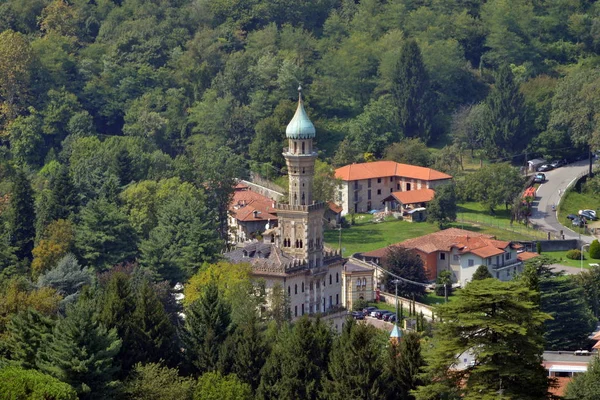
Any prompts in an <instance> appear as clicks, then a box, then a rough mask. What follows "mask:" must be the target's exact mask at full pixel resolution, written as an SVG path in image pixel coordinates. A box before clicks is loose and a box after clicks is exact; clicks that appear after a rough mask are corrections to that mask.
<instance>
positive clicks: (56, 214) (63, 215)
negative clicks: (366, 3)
mask: <svg viewBox="0 0 600 400" xmlns="http://www.w3.org/2000/svg"><path fill="white" fill-rule="evenodd" d="M49 201H50V207H51V208H50V210H49V211H48V221H53V220H57V219H68V218H69V217H70V216H71V215H73V214H75V213H77V211H78V208H79V195H78V193H77V190H76V189H75V185H74V184H73V180H72V179H71V176H70V175H69V169H68V168H67V167H66V166H64V165H61V166H60V168H59V169H58V171H57V173H56V175H55V176H53V177H52V179H51V180H50V200H49Z"/></svg>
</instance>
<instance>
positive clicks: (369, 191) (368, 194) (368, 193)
mask: <svg viewBox="0 0 600 400" xmlns="http://www.w3.org/2000/svg"><path fill="white" fill-rule="evenodd" d="M367 199H368V200H371V189H369V190H367Z"/></svg>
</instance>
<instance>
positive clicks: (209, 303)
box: [182, 282, 231, 373]
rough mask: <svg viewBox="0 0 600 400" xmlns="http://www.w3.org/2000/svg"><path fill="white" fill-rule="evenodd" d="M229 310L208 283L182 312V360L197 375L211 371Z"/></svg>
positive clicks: (227, 327)
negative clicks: (184, 360)
mask: <svg viewBox="0 0 600 400" xmlns="http://www.w3.org/2000/svg"><path fill="white" fill-rule="evenodd" d="M230 325H231V310H230V307H229V305H228V304H227V303H226V302H225V301H224V299H223V298H222V296H221V294H220V293H219V289H218V287H217V284H216V283H215V282H209V283H208V284H207V285H206V287H205V289H204V293H202V296H201V297H200V299H198V300H196V301H195V302H194V303H192V305H191V306H190V307H189V308H188V309H187V310H186V318H185V326H184V332H183V335H182V336H183V337H182V339H183V342H184V345H185V348H186V356H187V357H188V360H189V361H190V363H191V364H192V365H193V366H194V367H195V368H196V369H197V370H198V371H199V372H201V373H202V372H206V371H214V370H215V369H216V368H217V365H218V362H219V353H220V350H221V345H222V344H223V343H224V341H225V339H226V338H227V336H228V335H229V332H230Z"/></svg>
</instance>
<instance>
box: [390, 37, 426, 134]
mask: <svg viewBox="0 0 600 400" xmlns="http://www.w3.org/2000/svg"><path fill="white" fill-rule="evenodd" d="M430 90H431V89H430V83H429V77H428V75H427V69H426V68H425V64H424V63H423V57H422V55H421V50H420V49H419V45H418V44H417V42H415V41H414V40H412V39H411V40H408V41H406V43H405V44H404V46H403V47H402V50H401V52H400V58H399V59H398V63H397V64H396V69H395V73H394V81H393V83H392V95H393V98H394V102H395V105H396V107H397V109H398V122H399V124H400V128H401V129H402V132H403V133H404V136H405V137H418V138H421V139H422V140H423V141H424V142H425V143H427V142H428V141H429V140H430V139H431V120H432V117H433V107H434V104H433V97H432V96H431V92H430Z"/></svg>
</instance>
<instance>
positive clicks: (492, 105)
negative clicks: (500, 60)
mask: <svg viewBox="0 0 600 400" xmlns="http://www.w3.org/2000/svg"><path fill="white" fill-rule="evenodd" d="M485 104H486V105H487V118H486V124H485V127H486V129H485V130H484V131H483V132H482V134H483V135H484V136H483V138H482V142H483V147H484V149H485V151H486V153H487V155H488V157H490V158H494V157H504V156H507V155H510V154H515V153H517V152H519V151H521V150H522V149H523V148H524V147H525V146H526V145H527V143H529V140H528V138H529V137H528V135H529V134H530V132H529V128H528V126H527V123H526V117H525V115H526V111H525V110H526V105H525V98H524V97H523V94H521V92H520V91H519V85H518V84H517V83H516V82H515V81H514V77H513V73H512V71H511V69H510V67H509V66H508V65H506V64H505V65H502V66H501V67H500V68H499V69H498V73H497V74H496V81H495V84H494V86H493V88H492V90H491V92H490V94H489V95H488V97H487V99H486V101H485Z"/></svg>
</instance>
